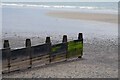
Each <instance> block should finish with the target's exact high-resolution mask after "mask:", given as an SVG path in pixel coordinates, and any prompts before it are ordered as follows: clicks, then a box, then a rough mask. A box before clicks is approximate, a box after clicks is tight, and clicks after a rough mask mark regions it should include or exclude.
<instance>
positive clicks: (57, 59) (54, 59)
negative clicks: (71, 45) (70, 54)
mask: <svg viewBox="0 0 120 80" xmlns="http://www.w3.org/2000/svg"><path fill="white" fill-rule="evenodd" d="M64 59H65V60H66V56H62V57H56V58H52V59H51V61H52V62H55V61H59V60H64Z"/></svg>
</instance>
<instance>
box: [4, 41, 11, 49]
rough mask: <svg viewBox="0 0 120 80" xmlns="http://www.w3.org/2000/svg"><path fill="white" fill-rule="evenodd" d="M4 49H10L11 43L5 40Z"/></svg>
mask: <svg viewBox="0 0 120 80" xmlns="http://www.w3.org/2000/svg"><path fill="white" fill-rule="evenodd" d="M3 47H4V48H10V45H9V41H8V40H4V46H3Z"/></svg>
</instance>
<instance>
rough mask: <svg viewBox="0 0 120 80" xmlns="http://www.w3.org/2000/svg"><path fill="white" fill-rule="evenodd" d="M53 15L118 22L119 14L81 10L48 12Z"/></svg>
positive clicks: (48, 14)
mask: <svg viewBox="0 0 120 80" xmlns="http://www.w3.org/2000/svg"><path fill="white" fill-rule="evenodd" d="M46 15H47V16H51V17H58V18H67V19H80V20H92V21H102V22H108V23H115V24H117V23H118V15H117V14H98V13H80V12H49V13H47V14H46Z"/></svg>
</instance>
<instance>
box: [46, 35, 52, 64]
mask: <svg viewBox="0 0 120 80" xmlns="http://www.w3.org/2000/svg"><path fill="white" fill-rule="evenodd" d="M46 44H48V51H49V58H50V60H49V62H50V63H51V54H52V47H51V40H50V37H46Z"/></svg>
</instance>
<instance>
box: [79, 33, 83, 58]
mask: <svg viewBox="0 0 120 80" xmlns="http://www.w3.org/2000/svg"><path fill="white" fill-rule="evenodd" d="M78 40H82V45H83V34H82V33H79V35H78ZM81 54H82V55H83V52H82V53H81ZM82 55H81V56H78V58H82Z"/></svg>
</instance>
